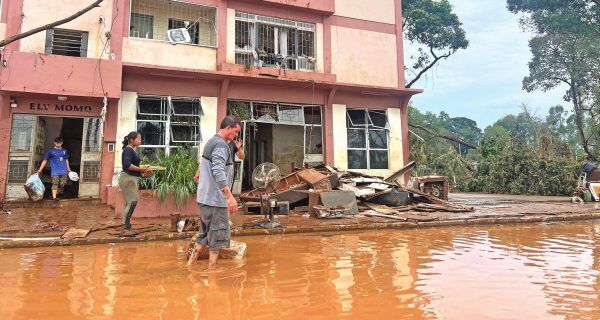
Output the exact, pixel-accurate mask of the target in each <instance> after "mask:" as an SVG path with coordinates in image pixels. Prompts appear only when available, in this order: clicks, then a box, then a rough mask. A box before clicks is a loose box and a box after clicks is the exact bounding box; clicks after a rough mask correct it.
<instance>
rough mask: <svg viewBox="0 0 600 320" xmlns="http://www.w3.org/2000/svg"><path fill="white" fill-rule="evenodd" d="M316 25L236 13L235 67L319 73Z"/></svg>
mask: <svg viewBox="0 0 600 320" xmlns="http://www.w3.org/2000/svg"><path fill="white" fill-rule="evenodd" d="M315 32H316V25H315V24H314V23H306V22H299V21H293V20H288V19H279V18H274V17H266V16H260V15H254V14H248V13H244V12H236V21H235V63H236V64H244V65H247V66H257V67H261V66H270V67H278V68H284V69H289V70H303V71H314V70H315V61H316V59H315Z"/></svg>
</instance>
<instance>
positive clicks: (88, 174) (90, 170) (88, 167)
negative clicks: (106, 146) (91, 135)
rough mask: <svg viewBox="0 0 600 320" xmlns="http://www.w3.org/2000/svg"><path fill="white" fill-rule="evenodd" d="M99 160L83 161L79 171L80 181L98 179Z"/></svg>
mask: <svg viewBox="0 0 600 320" xmlns="http://www.w3.org/2000/svg"><path fill="white" fill-rule="evenodd" d="M100 168H101V164H100V161H83V170H82V172H81V181H82V182H97V181H99V180H100Z"/></svg>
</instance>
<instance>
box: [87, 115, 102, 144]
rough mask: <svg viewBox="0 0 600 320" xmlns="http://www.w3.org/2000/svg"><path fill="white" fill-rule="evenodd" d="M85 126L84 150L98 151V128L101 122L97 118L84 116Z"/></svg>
mask: <svg viewBox="0 0 600 320" xmlns="http://www.w3.org/2000/svg"><path fill="white" fill-rule="evenodd" d="M84 121H85V122H86V123H85V126H84V127H86V132H85V136H84V147H83V150H84V152H100V151H102V149H101V142H100V129H101V126H102V123H101V122H100V119H99V118H85V120H84Z"/></svg>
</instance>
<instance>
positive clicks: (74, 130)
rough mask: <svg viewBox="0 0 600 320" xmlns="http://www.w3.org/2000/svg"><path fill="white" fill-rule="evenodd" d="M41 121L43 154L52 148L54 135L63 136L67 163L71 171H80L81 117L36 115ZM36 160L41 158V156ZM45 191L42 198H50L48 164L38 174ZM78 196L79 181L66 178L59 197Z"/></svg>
mask: <svg viewBox="0 0 600 320" xmlns="http://www.w3.org/2000/svg"><path fill="white" fill-rule="evenodd" d="M38 119H39V121H41V122H42V124H43V125H42V127H43V128H44V129H45V133H44V154H45V153H46V152H47V151H48V150H50V149H52V148H54V139H55V138H56V137H62V138H63V146H62V147H63V149H65V150H67V153H68V155H69V165H70V167H71V170H72V171H75V172H80V169H81V147H82V146H81V144H82V136H83V118H63V117H38ZM36 160H38V161H37V162H40V163H41V161H42V160H43V156H42V158H40V159H36ZM40 179H42V182H43V183H44V186H45V187H46V193H45V194H44V199H46V198H51V197H52V194H51V191H52V190H51V188H52V176H51V168H50V164H49V163H48V164H46V167H45V168H44V170H43V171H42V174H41V176H40ZM78 197H79V181H71V180H70V179H67V184H66V185H65V188H64V190H63V193H62V194H60V195H59V198H61V199H74V198H78Z"/></svg>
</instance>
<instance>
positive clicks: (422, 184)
mask: <svg viewBox="0 0 600 320" xmlns="http://www.w3.org/2000/svg"><path fill="white" fill-rule="evenodd" d="M408 185H409V187H411V188H413V189H416V190H419V191H421V192H423V193H426V194H430V195H432V196H434V197H436V198H438V199H442V200H446V201H447V200H448V189H449V187H448V185H449V181H448V178H446V177H443V176H423V177H412V178H410V182H409V184H408Z"/></svg>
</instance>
